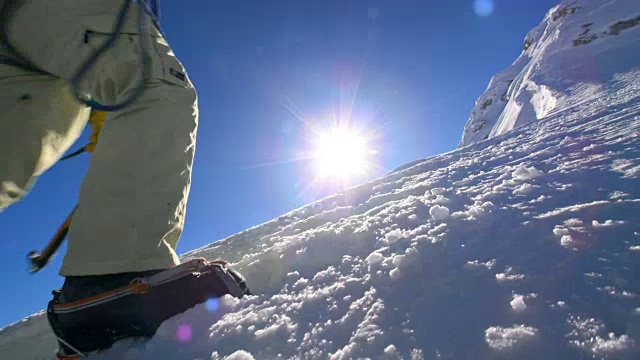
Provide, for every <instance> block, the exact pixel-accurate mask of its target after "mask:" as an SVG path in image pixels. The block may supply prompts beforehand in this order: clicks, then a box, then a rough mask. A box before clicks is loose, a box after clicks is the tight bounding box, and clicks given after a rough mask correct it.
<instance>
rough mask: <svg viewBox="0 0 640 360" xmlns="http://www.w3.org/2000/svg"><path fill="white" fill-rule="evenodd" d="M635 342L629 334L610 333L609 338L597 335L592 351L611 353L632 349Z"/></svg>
mask: <svg viewBox="0 0 640 360" xmlns="http://www.w3.org/2000/svg"><path fill="white" fill-rule="evenodd" d="M633 344H634V341H633V340H632V339H631V338H629V336H628V335H621V336H620V337H616V335H615V334H614V333H609V338H608V339H603V338H601V337H599V336H596V338H595V342H594V343H593V344H592V349H591V351H593V352H594V353H596V354H611V353H616V352H620V351H624V350H627V349H630V348H631V347H632V346H633Z"/></svg>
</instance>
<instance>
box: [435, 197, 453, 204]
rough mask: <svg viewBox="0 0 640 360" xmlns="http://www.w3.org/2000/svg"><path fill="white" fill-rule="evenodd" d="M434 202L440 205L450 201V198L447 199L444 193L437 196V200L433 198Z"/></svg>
mask: <svg viewBox="0 0 640 360" xmlns="http://www.w3.org/2000/svg"><path fill="white" fill-rule="evenodd" d="M433 203H434V204H438V205H444V204H448V203H449V199H447V198H446V197H444V196H443V195H438V196H436V198H435V200H433Z"/></svg>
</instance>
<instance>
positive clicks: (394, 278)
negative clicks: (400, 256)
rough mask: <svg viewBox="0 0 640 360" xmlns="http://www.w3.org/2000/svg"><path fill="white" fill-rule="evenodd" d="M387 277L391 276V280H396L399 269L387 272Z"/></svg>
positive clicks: (398, 275) (398, 276)
mask: <svg viewBox="0 0 640 360" xmlns="http://www.w3.org/2000/svg"><path fill="white" fill-rule="evenodd" d="M389 276H391V278H392V279H393V280H398V279H399V278H400V269H398V268H395V269H393V270H391V271H389Z"/></svg>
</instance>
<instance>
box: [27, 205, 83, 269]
mask: <svg viewBox="0 0 640 360" xmlns="http://www.w3.org/2000/svg"><path fill="white" fill-rule="evenodd" d="M77 208H78V206H77V205H76V207H74V208H73V210H72V211H71V213H70V214H69V216H67V219H66V220H65V221H64V223H62V225H60V228H58V231H57V232H56V234H55V235H54V236H53V238H51V240H50V241H49V243H48V244H47V247H45V248H44V250H42V252H40V251H38V250H31V251H30V252H29V254H28V255H27V258H28V260H29V272H30V273H32V274H34V273H36V272H38V271H40V270H41V269H42V268H44V267H45V266H47V264H48V263H49V261H51V258H52V257H53V255H54V254H55V253H56V251H58V248H59V247H60V245H62V243H63V242H64V239H65V238H66V237H67V233H68V232H69V226H71V218H72V217H73V214H74V213H75V212H76V209H77Z"/></svg>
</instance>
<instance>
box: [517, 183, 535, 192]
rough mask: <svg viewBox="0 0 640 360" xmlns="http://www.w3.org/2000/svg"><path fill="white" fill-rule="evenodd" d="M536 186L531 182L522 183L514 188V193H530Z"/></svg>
mask: <svg viewBox="0 0 640 360" xmlns="http://www.w3.org/2000/svg"><path fill="white" fill-rule="evenodd" d="M535 188H536V187H535V186H533V185H531V184H529V183H524V184H522V185H520V186H518V187H516V188H515V189H514V190H513V195H526V194H530V193H531V192H533V190H534V189H535Z"/></svg>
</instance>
